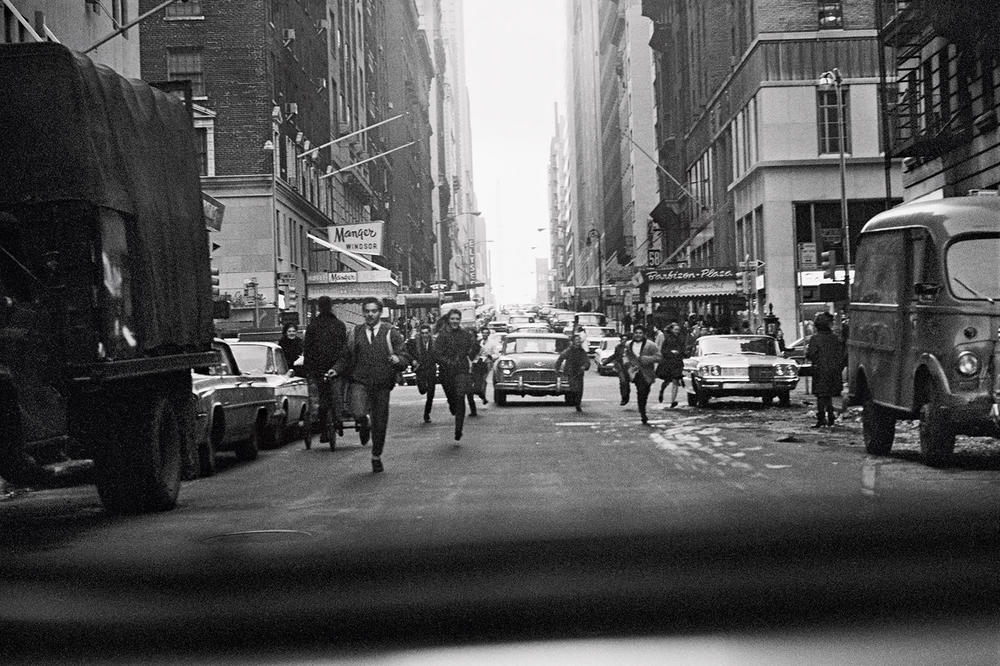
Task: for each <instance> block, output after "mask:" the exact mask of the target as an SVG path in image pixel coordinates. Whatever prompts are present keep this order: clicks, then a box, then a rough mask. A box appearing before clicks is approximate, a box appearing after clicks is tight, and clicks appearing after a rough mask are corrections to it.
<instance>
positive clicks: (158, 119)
mask: <svg viewBox="0 0 1000 666" xmlns="http://www.w3.org/2000/svg"><path fill="white" fill-rule="evenodd" d="M0 90H3V92H4V101H3V103H2V104H0V155H2V156H3V157H2V159H0V207H3V206H9V205H20V206H23V205H25V204H30V205H44V204H46V203H57V202H63V201H85V202H90V203H93V204H95V205H97V206H102V207H106V208H110V209H113V210H116V211H119V212H121V213H122V214H124V215H125V218H126V220H127V221H128V223H129V225H130V228H129V229H128V231H129V234H128V235H129V237H130V248H129V252H130V254H131V256H132V259H133V262H132V269H133V270H134V277H135V281H134V283H133V285H132V287H133V292H132V293H133V307H134V311H135V314H136V316H137V321H136V323H137V325H138V326H139V336H138V338H139V345H140V347H141V348H142V350H143V351H146V352H150V351H155V350H164V349H166V348H175V347H180V348H183V349H205V348H207V346H208V345H209V344H210V342H211V338H212V296H211V285H210V280H211V278H210V275H209V258H208V238H207V232H206V230H205V227H204V222H203V214H202V202H201V186H200V181H199V176H198V166H197V155H196V152H195V135H194V130H193V128H192V123H191V119H190V117H189V115H188V113H187V110H186V109H185V106H184V104H183V102H182V101H181V100H180V99H178V98H176V97H174V96H171V95H168V94H166V93H164V92H163V91H160V90H157V89H155V88H153V87H151V86H150V85H148V84H146V83H144V82H142V81H137V80H130V79H125V78H123V77H122V76H120V75H119V74H117V73H116V72H115V71H114V70H112V69H110V68H108V67H105V66H103V65H95V64H94V63H93V62H92V61H91V60H90V59H89V58H87V57H85V56H82V55H80V54H77V53H74V52H72V51H70V50H68V49H67V48H65V47H64V46H61V45H59V44H55V43H51V42H43V43H31V44H10V45H0Z"/></svg>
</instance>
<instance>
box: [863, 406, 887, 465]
mask: <svg viewBox="0 0 1000 666" xmlns="http://www.w3.org/2000/svg"><path fill="white" fill-rule="evenodd" d="M861 431H862V437H863V438H864V441H865V451H867V452H868V453H870V454H871V455H873V456H885V455H889V451H891V450H892V441H893V440H894V439H895V438H896V417H895V416H893V415H892V412H890V411H889V410H888V409H886V408H884V407H880V406H879V405H876V404H875V403H874V402H872V400H871V398H868V399H867V400H865V404H864V411H863V412H861Z"/></svg>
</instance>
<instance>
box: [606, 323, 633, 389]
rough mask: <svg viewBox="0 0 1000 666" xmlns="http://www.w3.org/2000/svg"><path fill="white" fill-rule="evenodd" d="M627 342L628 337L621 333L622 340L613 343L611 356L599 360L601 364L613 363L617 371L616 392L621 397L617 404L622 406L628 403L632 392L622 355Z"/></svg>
mask: <svg viewBox="0 0 1000 666" xmlns="http://www.w3.org/2000/svg"><path fill="white" fill-rule="evenodd" d="M628 342H629V337H628V336H624V335H623V336H622V341H621V342H619V343H618V344H617V345H615V350H614V352H613V353H612V354H611V356H609V357H607V358H606V359H604V360H603V361H601V365H613V366H614V367H615V370H617V371H618V393H619V394H620V395H621V398H622V401H621V403H619V404H620V405H621V406H622V407H624V406H625V405H627V404H628V401H629V398H630V397H631V394H632V383H631V380H630V379H629V376H628V372H626V370H625V360H624V358H623V357H622V355H623V354H624V353H625V345H627V344H628Z"/></svg>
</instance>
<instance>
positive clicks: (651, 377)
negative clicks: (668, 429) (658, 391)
mask: <svg viewBox="0 0 1000 666" xmlns="http://www.w3.org/2000/svg"><path fill="white" fill-rule="evenodd" d="M661 359H662V357H661V356H660V350H659V349H657V348H656V345H655V344H653V342H652V341H650V340H647V339H646V328H645V326H641V325H635V326H633V327H632V339H631V340H630V341H629V342H628V344H626V345H625V349H624V351H623V352H622V361H623V365H624V367H625V371H626V372H627V373H628V376H629V379H630V380H631V381H632V383H634V384H635V399H636V403H637V404H638V406H639V416H640V417H641V418H642V423H643V425H645V424H647V423H649V418H648V417H647V416H646V401H647V400H648V399H649V389H650V388H652V386H653V384H655V383H656V364H657V363H659V362H660V360H661Z"/></svg>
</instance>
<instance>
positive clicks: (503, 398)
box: [493, 388, 507, 407]
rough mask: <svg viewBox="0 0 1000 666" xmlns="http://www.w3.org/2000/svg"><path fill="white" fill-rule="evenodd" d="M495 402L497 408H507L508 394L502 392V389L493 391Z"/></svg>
mask: <svg viewBox="0 0 1000 666" xmlns="http://www.w3.org/2000/svg"><path fill="white" fill-rule="evenodd" d="M493 402H495V403H496V404H497V407H506V406H507V392H506V391H501V390H500V389H496V388H495V389H493Z"/></svg>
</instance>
